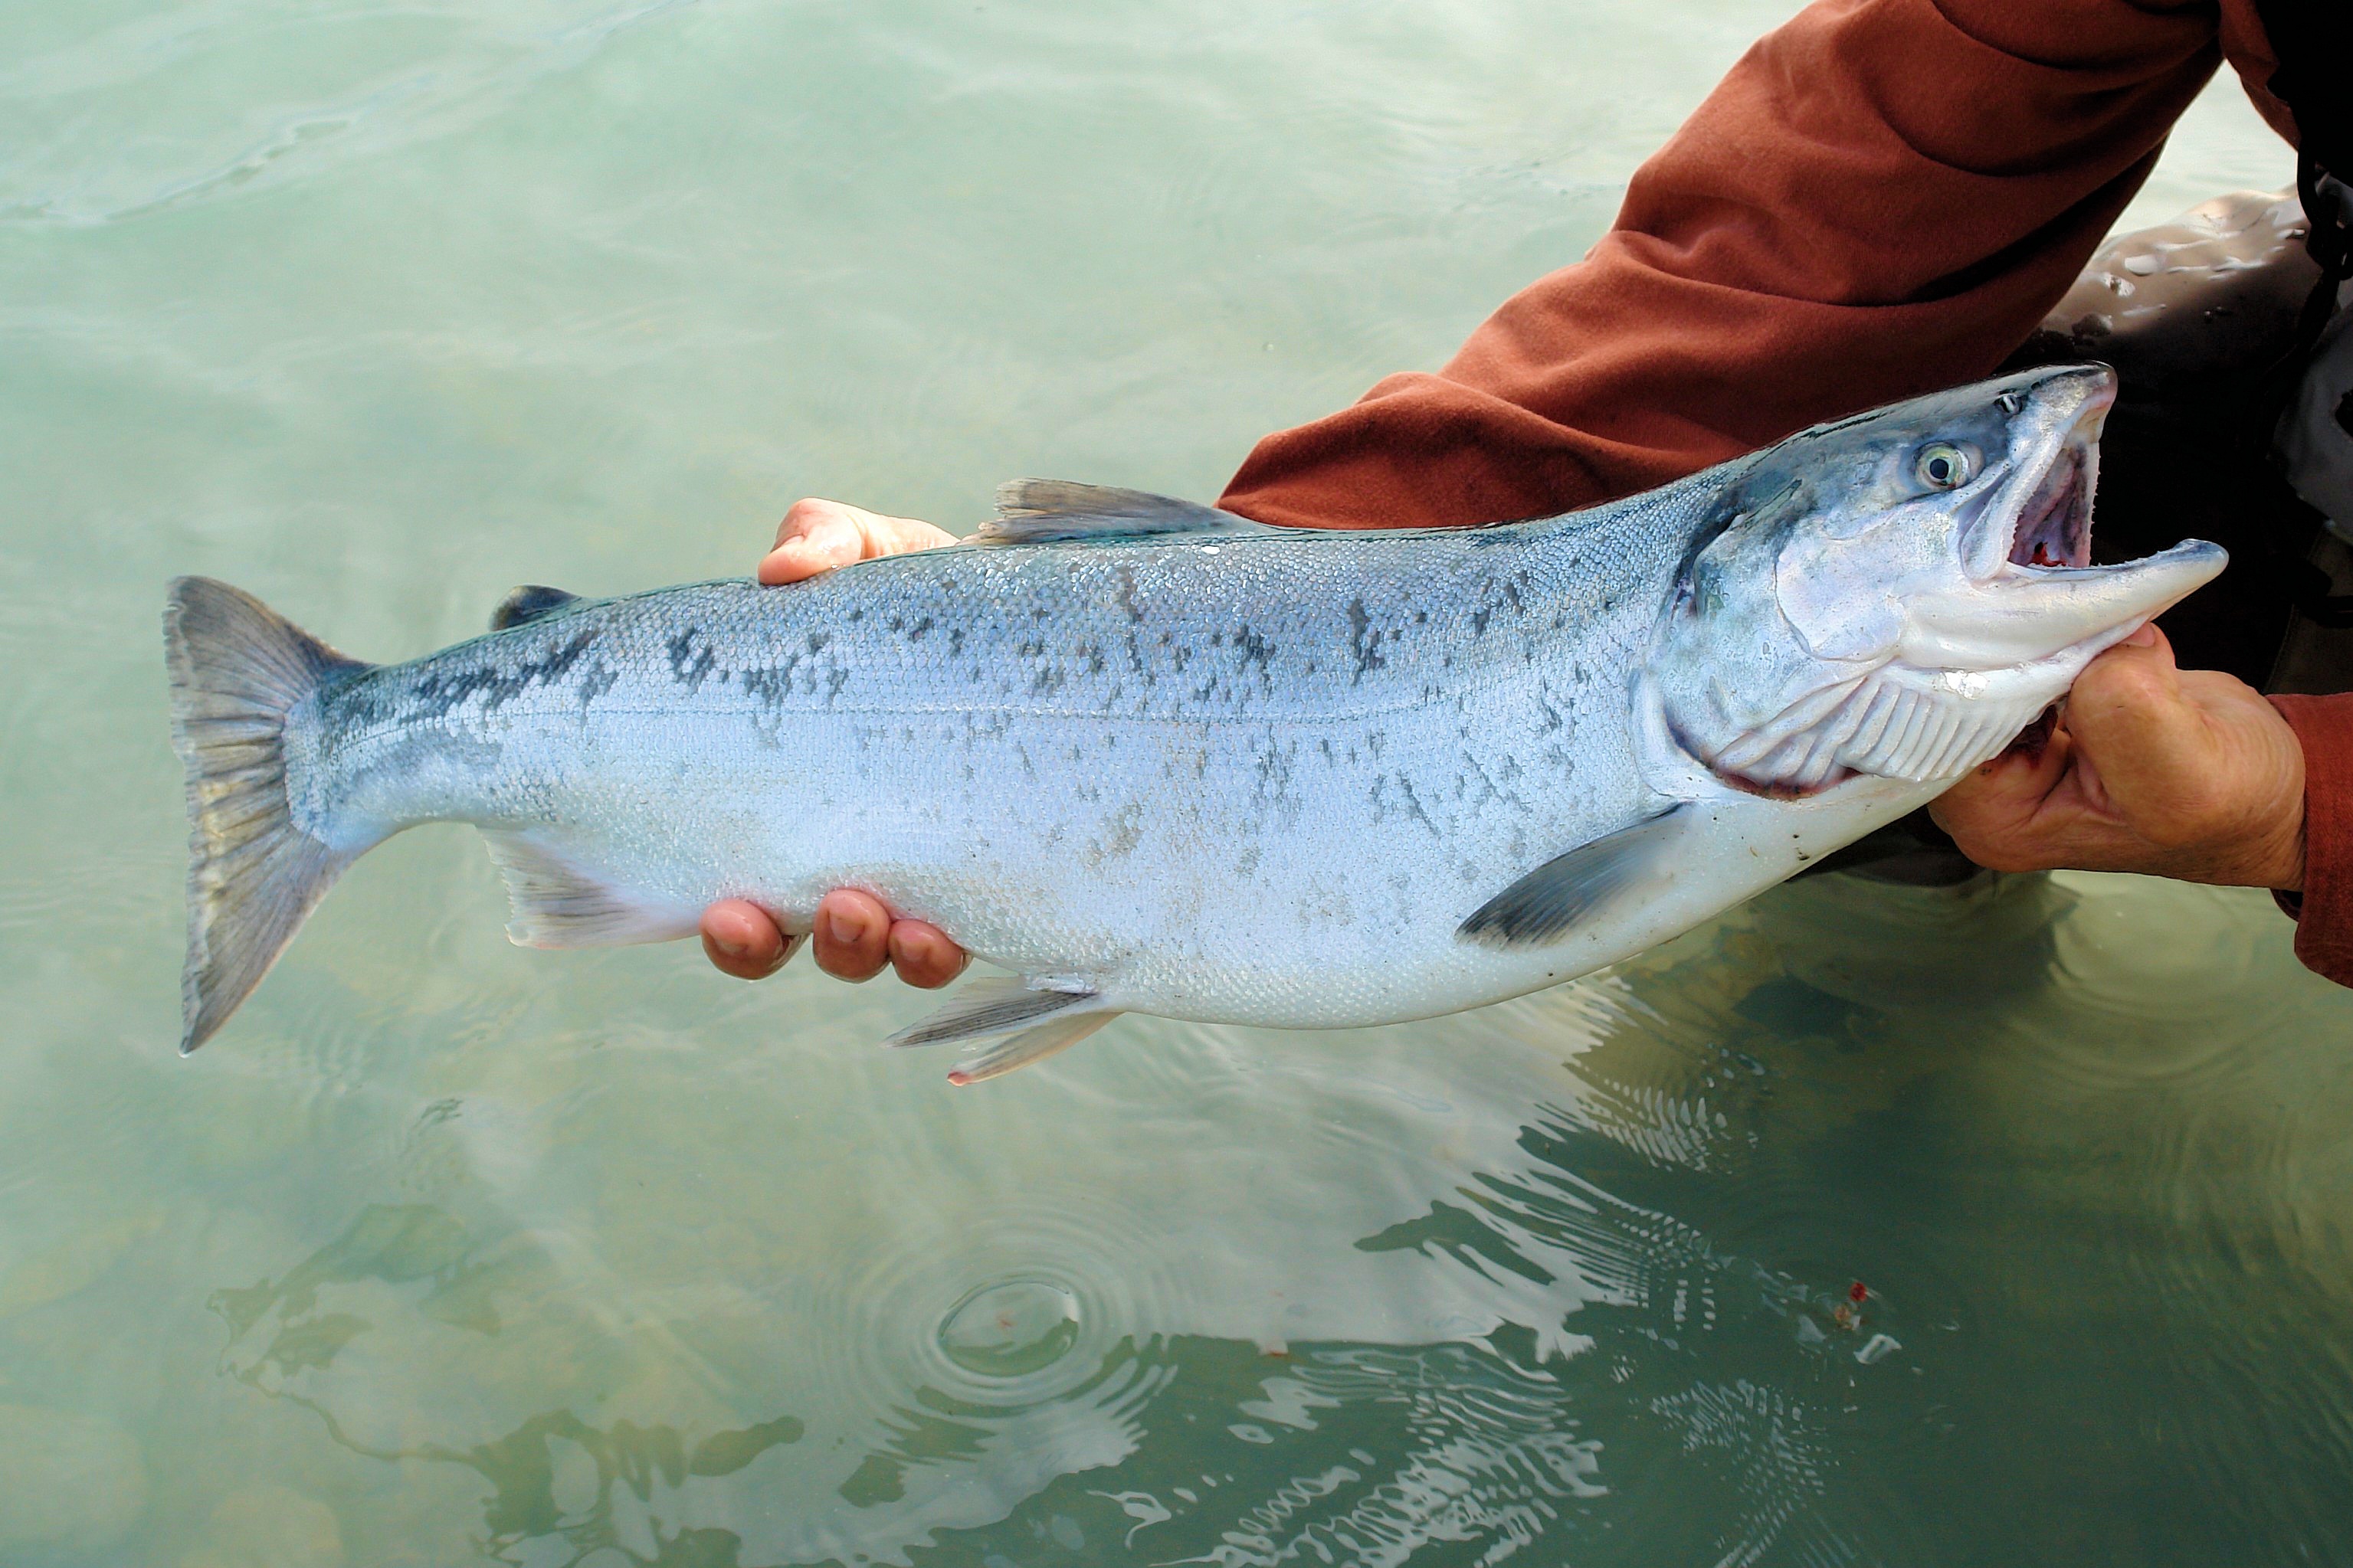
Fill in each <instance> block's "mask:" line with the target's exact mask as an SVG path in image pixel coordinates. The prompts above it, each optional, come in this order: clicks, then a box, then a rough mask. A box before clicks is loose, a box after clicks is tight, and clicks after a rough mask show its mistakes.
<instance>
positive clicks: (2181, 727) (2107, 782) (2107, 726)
mask: <svg viewBox="0 0 2353 1568" xmlns="http://www.w3.org/2000/svg"><path fill="white" fill-rule="evenodd" d="M2067 730H2068V732H2069V733H2070V734H2072V735H2073V737H2074V739H2075V743H2076V746H2077V747H2078V748H2079V749H2080V750H2081V752H2082V753H2083V755H2084V759H2085V760H2086V761H2087V762H2089V763H2091V764H2092V766H2093V768H2094V770H2095V771H2096V774H2097V777H2098V780H2099V784H2100V787H2101V789H2102V790H2103V791H2104V792H2105V795H2106V796H2107V800H2108V803H2109V805H2110V806H2111V808H2112V809H2113V811H2114V813H2115V814H2116V816H2119V817H2121V818H2123V819H2124V820H2125V821H2126V822H2127V823H2130V824H2133V825H2134V826H2138V827H2141V828H2143V830H2144V831H2152V832H2153V833H2154V834H2155V835H2157V836H2161V835H2162V831H2163V824H2164V823H2165V822H2166V821H2167V820H2168V819H2170V818H2173V817H2176V816H2189V815H2194V814H2195V810H2196V807H2197V805H2199V803H2200V798H2201V797H2202V795H2204V793H2205V792H2206V790H2207V788H2208V785H2209V783H2210V781H2211V778H2212V776H2213V768H2214V762H2215V759H2214V755H2213V752H2214V737H2213V734H2212V732H2211V730H2210V729H2209V727H2208V725H2207V723H2206V719H2205V715H2204V714H2203V713H2202V712H2201V711H2200V710H2199V709H2198V707H2197V705H2196V704H2194V703H2192V702H2191V701H2189V699H2188V698H2187V697H2186V696H2184V695H2183V692H2182V689H2181V671H2180V669H2179V668H2178V667H2177V666H2176V665H2175V663H2174V661H2173V645H2172V644H2170V643H2169V642H2168V641H2167V640H2166V638H2165V634H2164V633H2162V632H2159V631H2158V630H2157V629H2156V628H2155V627H2154V626H2149V627H2145V628H2143V630H2142V631H2140V632H2136V633H2135V634H2134V635H2133V636H2132V637H2130V638H2129V639H2127V640H2126V641H2125V642H2122V643H2119V644H2117V645H2116V647H2112V648H2110V649H2108V650H2107V652H2105V653H2104V654H2102V655H2100V656H2099V657H2098V658H2095V659H2094V660H2092V662H2091V663H2090V664H2088V665H2086V666H2084V673H2083V674H2081V675H2079V676H2077V677H2076V678H2075V688H2074V689H2073V691H2072V692H2070V693H2069V694H2068V697H2067Z"/></svg>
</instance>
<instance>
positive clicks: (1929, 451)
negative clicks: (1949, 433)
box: [1913, 441, 1978, 490]
mask: <svg viewBox="0 0 2353 1568" xmlns="http://www.w3.org/2000/svg"><path fill="white" fill-rule="evenodd" d="M1913 471H1914V472H1915V473H1916V474H1918V475H1919V476H1920V482H1921V483H1922V484H1924V485H1926V486H1927V487H1928V488H1929V489H1932V490H1957V489H1960V488H1961V487H1962V486H1963V485H1965V484H1968V482H1969V480H1971V479H1975V478H1976V477H1977V471H1978V458H1977V454H1976V453H1975V452H1972V451H1970V450H1969V449H1968V447H1956V446H1955V445H1953V444H1952V443H1951V442H1950V441H1931V442H1929V443H1928V444H1927V445H1926V446H1925V447H1921V448H1920V458H1919V461H1918V462H1916V463H1915V464H1914V465H1913Z"/></svg>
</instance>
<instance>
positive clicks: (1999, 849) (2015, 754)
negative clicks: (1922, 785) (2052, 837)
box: [1928, 730, 2075, 871]
mask: <svg viewBox="0 0 2353 1568" xmlns="http://www.w3.org/2000/svg"><path fill="white" fill-rule="evenodd" d="M2074 760H2075V759H2074V755H2073V741H2072V740H2071V738H2070V737H2069V736H2068V734H2067V732H2066V731H2064V730H2059V731H2053V732H2052V735H2051V737H2050V739H2049V740H2047V741H2045V742H2043V744H2042V748H2041V749H2040V750H2039V751H2031V752H2030V751H2027V750H2025V749H2024V748H2022V747H2021V748H2014V749H2012V750H2010V751H2007V752H2002V753H2001V755H2000V756H1998V757H1995V758H1994V759H1993V760H1992V761H1990V762H1988V763H1982V764H1980V765H1979V766H1978V767H1977V768H1975V769H1973V770H1972V771H1971V772H1970V773H1968V774H1967V775H1966V776H1965V777H1963V778H1961V779H1960V780H1958V781H1957V782H1956V783H1955V784H1954V785H1953V787H1952V788H1950V789H1948V790H1947V791H1946V792H1945V793H1944V794H1943V795H1940V796H1938V797H1937V798H1936V800H1934V801H1931V802H1930V803H1929V805H1928V816H1929V818H1930V819H1931V820H1932V821H1934V822H1935V823H1936V826H1939V827H1941V828H1943V829H1944V830H1945V831H1946V832H1947V833H1949V834H1951V835H1952V836H1953V842H1954V843H1956V844H1957V845H1959V846H1960V849H1961V853H1962V854H1964V855H1967V856H1968V858H1970V859H1972V860H1974V861H1976V862H1977V863H1978V865H1980V866H1984V867H1988V868H1991V869H1993V870H1997V871H2029V870H2039V869H2041V868H2042V867H2043V866H2045V865H2047V864H2049V863H2050V861H2049V859H2048V854H2049V851H2048V848H2047V847H2046V844H2045V842H2044V841H2045V840H2046V839H2047V837H2049V834H2050V831H2051V828H2052V819H2053V818H2054V817H2056V816H2066V815H2069V813H2068V812H2067V811H2066V809H2065V808H2064V805H2063V799H2064V795H2065V785H2066V781H2067V779H2068V776H2069V773H2070V769H2071V765H2072V764H2073V762H2074Z"/></svg>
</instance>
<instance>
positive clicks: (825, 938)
mask: <svg viewBox="0 0 2353 1568" xmlns="http://www.w3.org/2000/svg"><path fill="white" fill-rule="evenodd" d="M813 934H814V938H815V946H816V949H817V966H818V968H819V969H822V970H824V971H825V972H826V973H828V974H830V975H833V976H834V977H836V978H837V979H840V980H871V979H873V978H874V977H875V976H876V975H877V974H880V973H882V965H883V964H884V963H888V962H889V961H890V956H891V911H890V910H886V909H884V908H883V907H882V900H880V899H878V898H876V897H875V896H874V895H873V894H871V893H861V892H860V891H858V890H857V889H854V888H837V889H834V890H833V891H832V892H830V893H828V894H827V895H826V896H825V898H824V900H822V901H820V902H819V903H818V907H817V929H816V931H815V932H814V933H813Z"/></svg>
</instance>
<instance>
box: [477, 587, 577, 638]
mask: <svg viewBox="0 0 2353 1568" xmlns="http://www.w3.org/2000/svg"><path fill="white" fill-rule="evenodd" d="M579 602H580V595H577V594H567V593H565V591H564V590H563V589H561V588H550V587H548V586H546V585H545V584H540V583H525V584H523V585H522V587H520V588H516V589H514V590H512V591H511V592H510V593H509V594H508V595H507V596H506V597H505V598H503V599H501V600H500V601H499V607H498V608H497V609H495V610H492V611H491V630H492V631H494V632H502V631H504V630H506V629H507V628H508V627H509V626H527V625H529V624H530V623H531V622H533V621H535V620H537V619H539V618H540V617H541V616H551V615H554V613H555V612H556V611H558V610H560V609H562V608H564V606H565V605H576V604H578V603H579Z"/></svg>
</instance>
